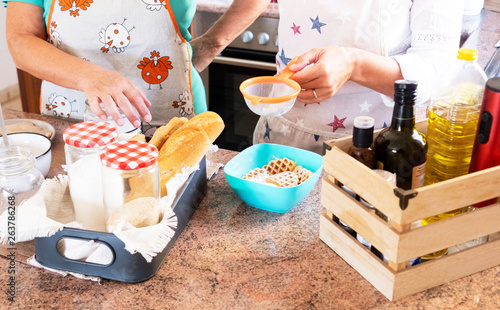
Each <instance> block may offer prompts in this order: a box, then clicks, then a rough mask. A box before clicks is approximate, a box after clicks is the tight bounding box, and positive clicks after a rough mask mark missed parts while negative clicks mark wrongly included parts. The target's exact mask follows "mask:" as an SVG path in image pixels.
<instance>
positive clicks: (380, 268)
mask: <svg viewBox="0 0 500 310" xmlns="http://www.w3.org/2000/svg"><path fill="white" fill-rule="evenodd" d="M319 237H320V239H321V240H322V241H323V242H325V243H326V244H327V245H328V246H329V247H330V248H332V249H333V250H334V251H335V252H336V253H337V254H338V255H339V256H340V257H342V258H343V259H344V260H345V261H346V262H347V263H348V264H349V265H351V266H352V267H353V268H354V269H356V271H358V272H359V273H360V274H361V275H362V276H363V277H364V278H365V279H366V280H368V282H370V283H371V284H372V285H373V286H375V288H376V289H378V290H379V291H380V292H381V293H382V294H383V295H384V296H386V297H387V298H388V299H391V298H392V292H393V289H394V281H395V278H394V277H395V274H394V272H392V271H391V270H390V269H388V268H387V267H386V266H385V265H384V264H383V263H382V262H381V261H380V260H379V259H377V257H375V255H373V253H371V252H369V251H368V250H367V249H366V248H364V247H363V246H360V244H359V242H357V240H355V239H354V238H352V237H351V236H350V235H349V234H347V233H346V232H345V230H344V229H342V228H341V227H339V226H338V225H337V224H335V223H334V222H332V220H331V219H329V218H328V217H327V216H326V214H322V215H321V216H320V230H319Z"/></svg>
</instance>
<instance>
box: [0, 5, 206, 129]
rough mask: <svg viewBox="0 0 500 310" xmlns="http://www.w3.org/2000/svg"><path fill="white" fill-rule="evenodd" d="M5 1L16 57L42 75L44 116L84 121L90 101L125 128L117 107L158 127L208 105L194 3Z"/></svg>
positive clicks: (137, 122)
mask: <svg viewBox="0 0 500 310" xmlns="http://www.w3.org/2000/svg"><path fill="white" fill-rule="evenodd" d="M4 2H8V6H7V33H8V42H9V48H10V50H11V54H12V56H13V59H14V61H15V63H16V65H17V66H18V67H19V68H21V69H23V70H26V71H28V72H30V73H31V74H33V75H35V76H37V77H39V78H41V79H42V80H43V82H42V91H41V96H40V109H41V112H42V113H43V114H48V115H52V116H56V117H62V118H72V119H79V120H81V119H82V118H83V113H84V110H85V101H86V100H88V102H89V104H90V107H91V108H92V110H93V111H94V113H96V114H98V115H99V116H102V117H104V115H103V111H102V109H101V106H100V104H102V107H104V109H105V110H106V112H108V113H109V114H110V115H111V116H113V118H114V119H115V120H116V121H117V123H118V125H121V124H122V123H123V121H122V120H121V119H120V118H119V114H118V109H117V108H119V109H120V110H122V111H123V112H124V114H125V115H126V116H127V117H128V119H129V120H130V121H131V123H132V124H133V126H134V127H138V126H140V125H141V122H140V119H139V116H140V117H141V118H142V119H143V120H144V121H146V122H150V124H151V125H153V126H159V125H164V124H165V123H166V122H168V120H169V119H170V118H172V117H174V116H184V117H188V118H190V117H191V116H194V115H195V113H201V112H203V111H205V110H206V100H205V93H204V90H203V86H202V83H201V79H200V78H199V75H198V74H197V72H196V71H195V70H191V53H190V52H191V51H190V46H189V44H188V43H187V40H186V38H187V39H189V32H188V31H187V27H188V26H189V23H190V20H191V19H192V17H193V15H194V11H195V8H196V3H193V2H192V1H189V0H179V1H176V2H175V3H173V4H172V5H171V4H170V1H152V0H144V1H121V0H114V1H112V0H107V1H89V0H81V1H73V0H71V1H64V0H62V1H50V0H21V1H20V2H18V1H5V0H4ZM174 10H175V11H174ZM176 14H177V16H180V19H181V22H182V24H180V26H181V27H179V23H178V22H177V19H176V16H175V15H176ZM40 38H41V39H44V40H40ZM45 39H47V41H48V43H50V44H47V42H45ZM135 110H136V111H137V112H138V114H139V115H137V113H136V112H135Z"/></svg>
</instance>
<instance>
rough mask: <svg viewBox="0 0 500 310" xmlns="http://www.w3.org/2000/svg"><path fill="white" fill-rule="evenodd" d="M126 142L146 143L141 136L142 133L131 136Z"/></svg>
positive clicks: (144, 138)
mask: <svg viewBox="0 0 500 310" xmlns="http://www.w3.org/2000/svg"><path fill="white" fill-rule="evenodd" d="M128 141H141V142H146V136H145V135H143V134H142V133H138V134H136V135H133V136H132V137H131V138H130V139H128Z"/></svg>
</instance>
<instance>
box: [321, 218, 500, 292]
mask: <svg viewBox="0 0 500 310" xmlns="http://www.w3.org/2000/svg"><path fill="white" fill-rule="evenodd" d="M320 239H321V240H322V241H323V242H325V243H326V244H327V245H328V246H329V247H330V248H332V249H333V250H334V251H335V252H336V253H337V254H338V255H339V256H341V257H342V258H343V259H344V260H345V261H346V262H347V263H349V265H351V266H352V267H353V268H354V269H356V270H357V271H358V272H359V273H360V274H361V275H362V276H363V277H364V278H365V279H366V280H368V282H370V283H371V284H372V285H373V286H374V287H375V288H377V289H378V290H379V291H380V292H381V293H382V294H383V295H384V296H385V297H387V298H388V299H389V300H391V301H394V300H398V299H401V298H403V297H405V296H409V295H412V294H415V293H418V292H420V291H423V290H426V289H429V288H431V287H435V286H438V285H441V284H444V283H448V282H450V281H453V280H456V279H459V278H462V277H464V276H467V275H470V274H473V273H476V272H479V271H482V270H485V269H488V268H491V267H494V266H496V265H498V264H499V263H500V262H499V259H498V258H499V257H500V239H496V240H494V241H490V242H488V243H485V244H482V245H478V246H475V247H473V248H469V249H466V250H462V251H459V252H456V253H453V254H450V255H447V256H444V257H442V258H438V259H434V260H432V261H429V262H425V263H422V264H419V265H416V266H413V267H410V268H408V269H405V270H402V271H398V272H393V271H391V270H390V269H388V268H387V267H386V266H385V265H384V264H383V263H382V262H381V261H380V260H379V259H378V258H376V257H375V256H374V255H373V254H372V253H370V252H369V251H367V250H366V249H365V248H364V247H363V246H362V245H361V244H360V243H359V242H357V241H356V240H355V239H354V238H352V237H351V236H350V235H349V234H347V233H346V232H345V231H344V230H343V229H342V228H341V227H339V226H338V225H337V224H336V223H334V222H333V221H332V220H331V219H330V218H328V216H327V215H326V214H322V215H321V218H320Z"/></svg>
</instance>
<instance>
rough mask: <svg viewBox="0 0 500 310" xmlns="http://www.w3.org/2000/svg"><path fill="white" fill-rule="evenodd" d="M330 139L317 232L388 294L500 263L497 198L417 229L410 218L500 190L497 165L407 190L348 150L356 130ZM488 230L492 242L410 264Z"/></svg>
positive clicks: (410, 291) (455, 206) (394, 296)
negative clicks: (349, 230) (374, 250)
mask: <svg viewBox="0 0 500 310" xmlns="http://www.w3.org/2000/svg"><path fill="white" fill-rule="evenodd" d="M419 126H424V125H423V124H420V125H419ZM421 129H424V130H425V128H421ZM376 134H377V133H376ZM327 144H328V145H329V146H330V147H331V150H329V151H327V152H326V154H325V156H324V159H323V166H324V169H325V171H326V172H327V173H328V176H327V177H326V178H324V179H323V180H322V190H321V203H322V205H323V206H324V207H325V208H326V209H327V212H326V213H324V214H322V215H321V219H320V239H321V240H322V241H323V242H325V243H326V244H327V245H328V246H329V247H330V248H332V249H333V250H334V251H335V252H336V253H337V254H338V255H340V256H341V257H342V258H343V259H344V260H345V261H346V262H348V263H349V264H350V265H351V266H352V267H353V268H354V269H356V270H357V271H358V272H359V273H360V274H361V275H362V276H363V277H364V278H365V279H367V280H368V281H369V282H370V283H371V284H372V285H373V286H375V287H376V288H377V289H378V290H379V291H380V292H381V293H382V294H383V295H384V296H386V297H387V298H388V299H389V300H391V301H393V300H397V299H400V298H402V297H405V296H408V295H411V294H415V293H417V292H420V291H423V290H426V289H428V288H431V287H434V286H438V285H441V284H444V283H447V282H450V281H452V280H455V279H458V278H461V277H464V276H467V275H470V274H473V273H476V272H479V271H481V270H485V269H488V268H491V267H493V266H496V265H499V264H500V238H494V237H495V236H497V235H498V234H499V231H500V224H499V223H500V204H499V203H495V204H493V205H489V206H487V207H483V208H480V209H477V210H474V211H471V212H466V213H462V214H459V215H457V216H454V217H451V218H449V219H446V220H442V221H438V222H435V223H432V224H429V225H425V226H421V227H415V225H414V227H413V228H412V223H413V222H418V221H420V220H421V219H423V218H426V217H429V216H433V215H437V214H441V213H443V212H448V211H452V210H455V209H458V208H461V207H466V206H470V205H473V204H474V203H478V202H481V201H484V200H488V199H491V198H495V197H499V196H500V167H494V168H490V169H487V170H483V171H478V172H475V173H471V174H468V175H465V176H461V177H457V178H454V179H452V180H447V181H444V182H440V183H436V184H433V185H429V186H424V187H422V188H418V189H416V190H402V189H400V188H398V187H394V186H392V185H390V184H388V183H387V182H386V181H385V180H383V179H382V178H381V177H379V176H378V175H377V174H376V173H375V172H373V171H372V170H371V169H369V168H367V167H366V166H364V165H363V164H361V163H360V162H358V161H356V160H355V159H353V158H352V157H350V156H349V155H347V153H346V151H347V149H348V148H349V146H350V145H351V137H347V138H345V139H340V140H336V141H335V142H333V141H331V142H329V143H327ZM341 184H344V185H345V186H347V187H349V188H350V189H352V190H353V191H354V192H355V193H357V194H358V195H359V196H360V197H362V198H363V199H365V200H366V201H367V202H369V203H370V204H371V205H373V206H374V207H375V208H376V209H378V210H379V211H381V212H382V213H384V214H385V215H386V216H387V217H388V218H389V223H390V224H389V223H388V222H386V221H384V220H382V219H381V218H380V217H379V216H377V215H376V214H375V213H374V212H372V211H370V210H369V209H367V208H366V207H364V206H363V205H362V204H361V203H360V202H359V201H357V200H356V199H354V198H353V197H352V196H351V195H349V194H348V193H346V192H345V191H344V190H343V189H342V188H341V187H340V186H339V185H341ZM337 219H340V220H342V221H343V222H345V223H346V224H347V225H349V226H350V227H351V228H353V229H354V230H355V231H356V232H357V233H359V234H360V235H361V236H363V237H364V238H365V239H366V240H368V242H370V243H371V244H372V246H374V247H375V248H377V249H378V250H379V251H380V252H382V253H383V254H384V255H385V256H386V257H387V258H388V259H389V262H388V263H384V262H382V261H381V260H380V259H379V258H378V257H376V256H375V255H374V254H373V253H372V252H370V251H369V250H368V249H367V248H365V247H364V246H363V245H362V244H361V243H359V242H358V241H357V240H356V239H355V238H354V237H352V236H351V235H350V234H348V233H347V232H346V231H345V230H344V229H343V228H342V227H341V226H339V225H338V224H337ZM488 235H491V236H490V240H489V242H486V243H482V244H479V245H476V246H473V247H469V248H466V249H463V250H461V251H458V252H454V253H453V254H448V255H445V256H443V257H441V258H437V259H434V260H431V261H427V262H423V263H421V264H418V265H415V266H412V267H406V262H407V261H409V260H412V259H414V258H417V257H420V256H423V255H425V254H428V253H432V252H435V251H438V250H441V249H444V248H450V247H454V246H455V247H456V246H457V245H461V244H463V243H467V242H469V241H471V240H474V239H476V238H480V237H483V236H488Z"/></svg>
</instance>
